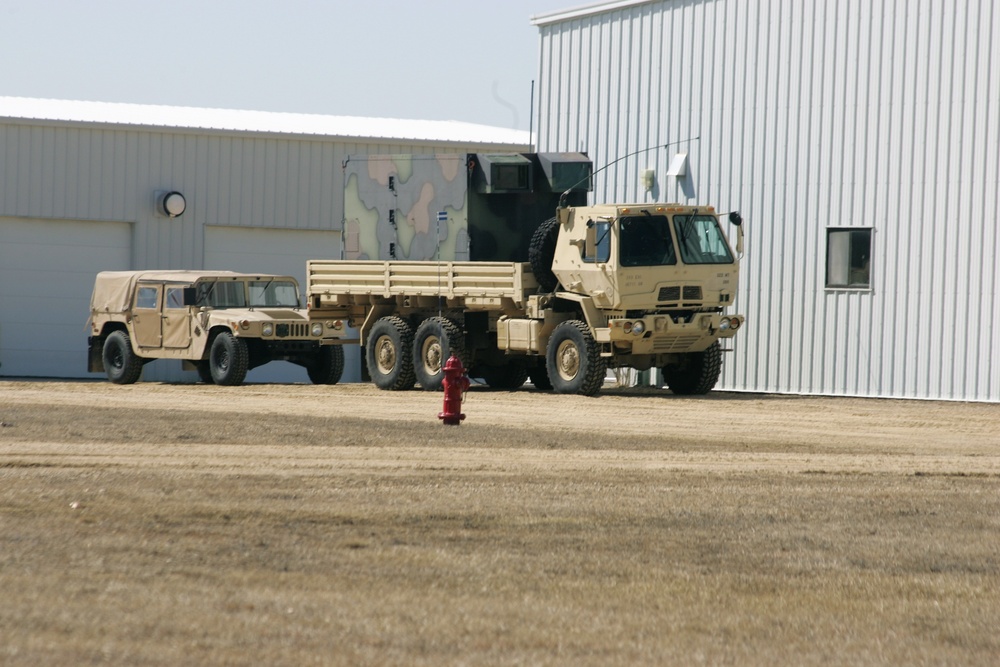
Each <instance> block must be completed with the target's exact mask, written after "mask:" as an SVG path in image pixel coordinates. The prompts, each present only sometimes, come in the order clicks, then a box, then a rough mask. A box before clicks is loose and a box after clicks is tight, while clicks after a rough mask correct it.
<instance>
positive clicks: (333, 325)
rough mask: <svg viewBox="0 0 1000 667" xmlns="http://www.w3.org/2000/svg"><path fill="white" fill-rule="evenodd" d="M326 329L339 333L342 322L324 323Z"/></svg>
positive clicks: (342, 326)
mask: <svg viewBox="0 0 1000 667" xmlns="http://www.w3.org/2000/svg"><path fill="white" fill-rule="evenodd" d="M326 328H327V329H333V330H334V331H340V330H341V329H343V328H344V322H343V321H342V320H333V321H332V322H327V323H326Z"/></svg>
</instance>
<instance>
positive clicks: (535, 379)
mask: <svg viewBox="0 0 1000 667" xmlns="http://www.w3.org/2000/svg"><path fill="white" fill-rule="evenodd" d="M528 379H529V380H531V384H532V385H534V387H535V389H540V390H542V391H550V390H551V389H552V380H550V379H549V374H548V371H547V370H545V363H544V360H543V362H542V363H540V364H535V365H534V366H532V367H531V368H529V369H528Z"/></svg>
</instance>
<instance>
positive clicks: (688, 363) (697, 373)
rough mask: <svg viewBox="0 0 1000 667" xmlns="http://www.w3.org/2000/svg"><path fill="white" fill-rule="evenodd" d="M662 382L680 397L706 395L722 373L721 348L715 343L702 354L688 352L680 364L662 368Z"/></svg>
mask: <svg viewBox="0 0 1000 667" xmlns="http://www.w3.org/2000/svg"><path fill="white" fill-rule="evenodd" d="M662 370H663V381H664V382H666V383H667V386H668V387H670V391H672V392H674V393H675V394H679V395H681V396H690V395H693V394H707V393H708V392H710V391H712V388H713V387H714V386H715V383H716V382H718V381H719V375H720V374H721V372H722V348H721V347H720V346H719V341H715V342H714V343H712V345H711V346H710V347H709V348H708V349H707V350H705V351H703V352H689V353H688V354H685V355H683V358H682V359H681V361H680V363H677V364H671V365H669V366H664V367H663V369H662Z"/></svg>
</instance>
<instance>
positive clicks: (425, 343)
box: [413, 317, 466, 391]
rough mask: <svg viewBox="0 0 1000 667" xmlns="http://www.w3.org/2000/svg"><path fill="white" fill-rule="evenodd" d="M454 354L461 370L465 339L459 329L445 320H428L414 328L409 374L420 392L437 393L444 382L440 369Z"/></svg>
mask: <svg viewBox="0 0 1000 667" xmlns="http://www.w3.org/2000/svg"><path fill="white" fill-rule="evenodd" d="M452 354H454V355H455V356H456V357H458V358H459V359H461V360H462V365H463V366H465V364H466V359H465V336H464V335H463V334H462V329H461V327H459V326H458V324H457V323H456V322H455V321H454V320H450V319H448V318H447V317H428V318H427V319H426V320H424V321H423V322H421V323H420V326H419V327H417V333H416V334H415V335H414V338H413V372H414V375H415V376H416V379H417V383H418V384H419V385H420V386H421V387H423V388H424V389H427V390H430V391H439V390H440V389H441V386H442V383H443V382H444V365H445V363H447V361H448V358H449V357H450V356H451V355H452Z"/></svg>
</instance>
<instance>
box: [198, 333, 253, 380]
mask: <svg viewBox="0 0 1000 667" xmlns="http://www.w3.org/2000/svg"><path fill="white" fill-rule="evenodd" d="M249 363H250V353H249V351H248V350H247V344H246V341H244V340H243V339H242V338H237V337H236V336H234V335H233V334H232V333H230V332H229V331H220V332H219V334H218V335H217V336H216V337H215V340H213V341H212V347H211V349H210V350H209V353H208V364H209V368H210V369H211V371H212V379H213V380H215V384H218V385H222V386H224V387H235V386H237V385H241V384H243V381H244V380H245V379H246V377H247V368H248V367H249Z"/></svg>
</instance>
